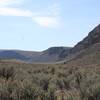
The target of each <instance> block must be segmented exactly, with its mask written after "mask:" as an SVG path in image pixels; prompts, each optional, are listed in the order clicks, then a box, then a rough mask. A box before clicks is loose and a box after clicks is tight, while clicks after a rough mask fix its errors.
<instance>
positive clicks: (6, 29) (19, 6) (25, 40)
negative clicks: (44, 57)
mask: <svg viewBox="0 0 100 100" xmlns="http://www.w3.org/2000/svg"><path fill="white" fill-rule="evenodd" d="M99 11H100V0H0V49H20V50H29V51H42V50H45V49H47V48H49V47H54V46H67V47H72V46H74V45H75V44H76V43H77V42H79V41H80V40H82V39H83V38H84V37H86V36H87V35H88V33H89V32H90V31H91V30H92V29H93V28H94V27H96V26H97V25H98V24H100V12H99Z"/></svg>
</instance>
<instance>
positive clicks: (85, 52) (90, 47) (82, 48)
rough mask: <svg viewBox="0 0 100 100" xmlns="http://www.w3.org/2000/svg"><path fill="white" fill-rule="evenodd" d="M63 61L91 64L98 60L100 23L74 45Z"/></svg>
mask: <svg viewBox="0 0 100 100" xmlns="http://www.w3.org/2000/svg"><path fill="white" fill-rule="evenodd" d="M65 59H66V61H65V62H72V61H74V62H75V63H82V64H90V63H91V64H92V63H99V62H100V25H98V26H97V27H96V28H95V29H93V30H92V31H91V32H90V33H89V34H88V36H87V37H86V38H84V39H83V40H82V41H81V42H79V43H78V44H77V45H75V46H74V47H73V48H72V49H70V52H69V53H67V55H66V56H65Z"/></svg>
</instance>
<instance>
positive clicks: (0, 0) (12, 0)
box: [0, 0, 22, 6]
mask: <svg viewBox="0 0 100 100" xmlns="http://www.w3.org/2000/svg"><path fill="white" fill-rule="evenodd" d="M21 2H22V0H0V6H7V5H11V4H16V3H21Z"/></svg>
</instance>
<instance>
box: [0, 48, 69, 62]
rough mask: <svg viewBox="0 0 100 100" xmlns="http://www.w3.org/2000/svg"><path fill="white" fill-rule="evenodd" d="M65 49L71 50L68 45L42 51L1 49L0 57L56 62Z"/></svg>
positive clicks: (26, 60)
mask: <svg viewBox="0 0 100 100" xmlns="http://www.w3.org/2000/svg"><path fill="white" fill-rule="evenodd" d="M63 50H69V48H67V47H51V48H49V49H47V50H44V51H41V52H34V51H21V50H1V51H0V58H1V59H9V60H13V59H16V60H21V61H25V62H38V63H43V62H56V61H57V60H58V58H59V55H60V54H61V52H62V51H63Z"/></svg>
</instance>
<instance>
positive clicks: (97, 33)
mask: <svg viewBox="0 0 100 100" xmlns="http://www.w3.org/2000/svg"><path fill="white" fill-rule="evenodd" d="M96 43H100V25H98V26H97V27H96V28H95V29H93V30H92V31H91V32H90V33H89V34H88V36H87V37H86V38H84V39H83V40H82V41H81V42H79V43H78V44H77V45H75V47H74V48H72V49H71V51H70V52H71V53H76V52H79V51H81V50H83V49H86V48H88V47H89V46H92V45H93V44H96Z"/></svg>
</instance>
